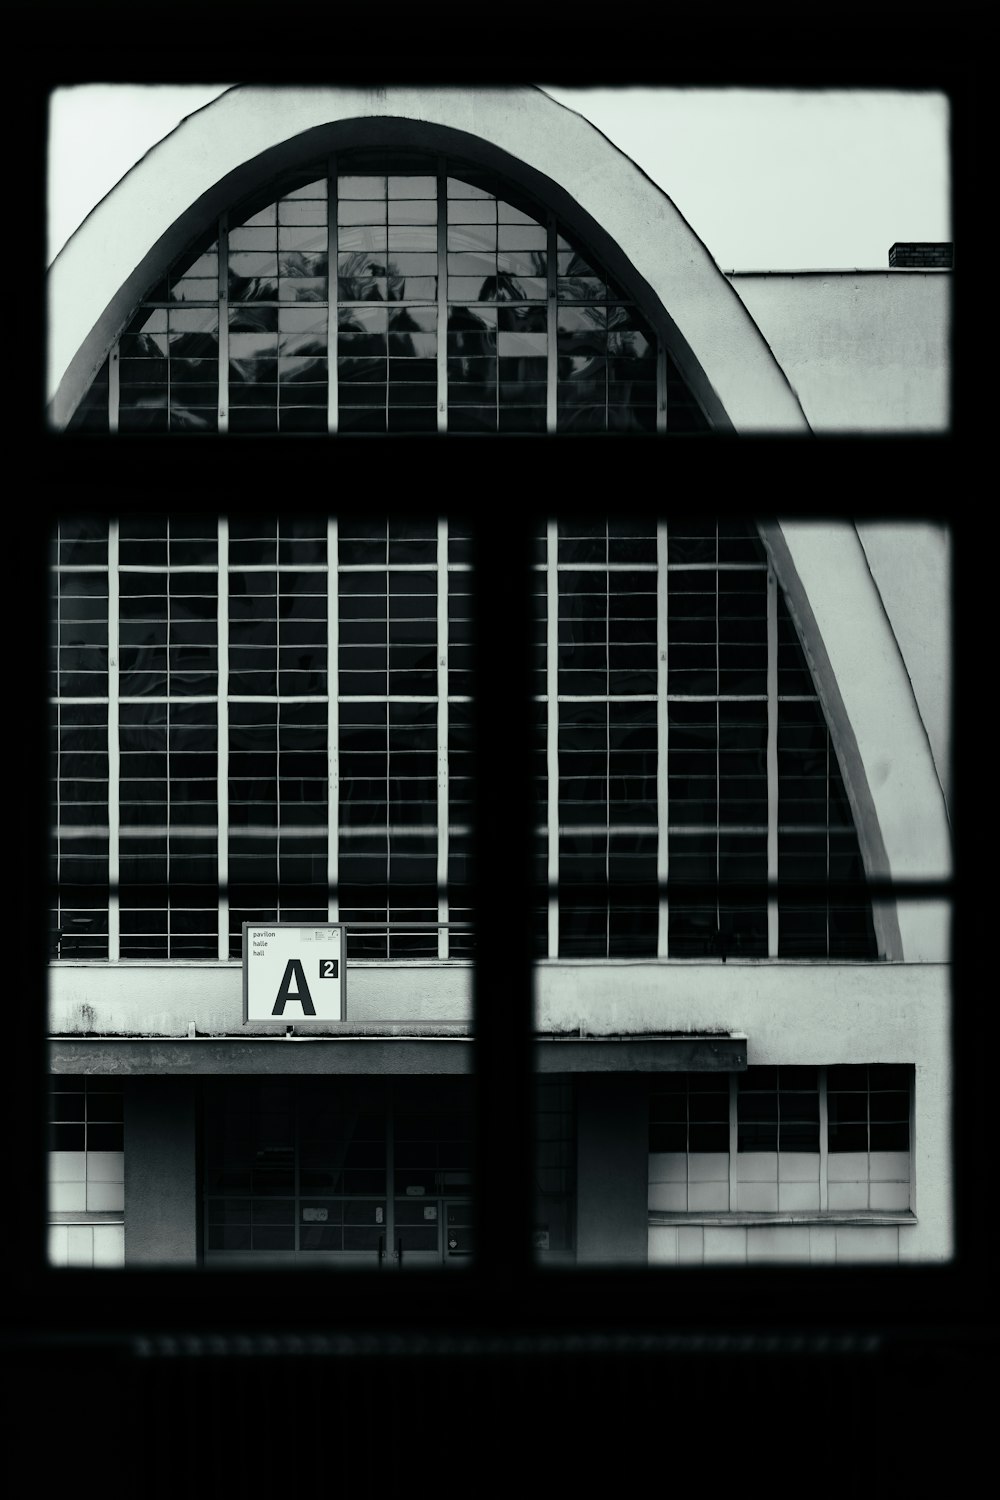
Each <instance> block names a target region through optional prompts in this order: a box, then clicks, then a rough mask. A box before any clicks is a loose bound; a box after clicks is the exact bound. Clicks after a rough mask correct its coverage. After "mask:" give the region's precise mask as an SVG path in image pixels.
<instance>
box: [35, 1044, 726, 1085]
mask: <svg viewBox="0 0 1000 1500" xmlns="http://www.w3.org/2000/svg"><path fill="white" fill-rule="evenodd" d="M474 1052H475V1044H474V1042H473V1039H472V1038H471V1037H470V1036H409V1037H400V1036H393V1037H385V1036H351V1037H345V1036H334V1037H331V1036H294V1035H293V1036H288V1037H155V1038H148V1037H99V1036H98V1037H67V1038H58V1037H56V1038H51V1039H50V1041H49V1067H50V1070H51V1071H52V1072H53V1073H86V1074H92V1075H95V1076H108V1075H110V1076H119V1077H120V1076H125V1075H133V1074H137V1075H142V1074H156V1075H157V1076H163V1075H164V1074H173V1075H183V1076H188V1077H193V1076H211V1075H216V1074H242V1073H246V1074H253V1073H286V1074H287V1073H303V1074H324V1073H331V1074H338V1073H351V1074H366V1073H370V1074H377V1075H391V1074H395V1073H427V1074H434V1073H472V1072H473V1071H474V1070H475V1063H474ZM535 1062H536V1067H537V1070H538V1072H540V1073H669V1072H702V1073H712V1072H730V1073H731V1072H742V1071H743V1069H745V1068H746V1065H747V1039H746V1037H745V1036H742V1035H739V1034H732V1035H718V1036H716V1035H713V1036H705V1035H692V1034H678V1035H658V1036H631V1037H579V1036H559V1037H551V1036H549V1037H541V1038H538V1039H536V1042H535Z"/></svg>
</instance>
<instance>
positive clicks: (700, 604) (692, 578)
mask: <svg viewBox="0 0 1000 1500" xmlns="http://www.w3.org/2000/svg"><path fill="white" fill-rule="evenodd" d="M666 646H667V700H668V703H667V721H668V722H667V777H668V781H667V802H668V823H669V834H668V840H669V847H668V860H669V872H670V879H671V883H672V884H673V885H674V886H675V887H676V889H677V896H676V897H671V900H670V908H669V952H670V954H671V956H672V957H691V958H694V957H708V956H712V955H720V954H722V955H725V954H730V955H731V954H741V955H747V956H764V955H766V953H767V906H766V898H765V887H766V881H767V826H768V785H767V760H766V750H767V732H768V705H767V562H766V558H765V556H764V550H763V547H762V546H761V543H760V540H759V538H758V537H757V535H756V532H755V530H754V528H753V527H752V526H749V525H746V524H741V523H724V522H719V523H716V522H714V521H682V520H676V521H675V520H673V519H671V520H670V521H669V522H668V525H667V620H666ZM733 884H742V885H749V886H759V888H760V896H759V898H758V899H757V900H752V899H751V900H744V901H734V900H732V899H729V898H727V896H726V894H725V888H726V886H727V885H733ZM701 885H704V886H705V887H706V897H707V899H699V896H698V887H699V886H701Z"/></svg>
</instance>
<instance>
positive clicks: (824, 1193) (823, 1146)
mask: <svg viewBox="0 0 1000 1500" xmlns="http://www.w3.org/2000/svg"><path fill="white" fill-rule="evenodd" d="M829 1119H830V1112H829V1109H828V1108H827V1099H826V1069H825V1068H820V1069H819V1208H820V1213H825V1211H826V1210H827V1209H828V1208H829V1207H830V1191H829V1188H828V1186H827V1180H826V1177H827V1162H828V1159H829V1154H830V1140H829V1133H828V1132H829Z"/></svg>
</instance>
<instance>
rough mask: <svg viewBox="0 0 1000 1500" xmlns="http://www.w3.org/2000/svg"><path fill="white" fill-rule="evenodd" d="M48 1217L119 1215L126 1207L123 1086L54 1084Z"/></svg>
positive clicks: (63, 1078)
mask: <svg viewBox="0 0 1000 1500" xmlns="http://www.w3.org/2000/svg"><path fill="white" fill-rule="evenodd" d="M48 1102H49V1160H48V1168H49V1205H48V1206H49V1212H50V1213H51V1214H55V1215H65V1216H70V1215H74V1214H105V1213H114V1212H117V1211H119V1210H121V1209H122V1207H123V1206H124V1201H125V1200H124V1196H123V1195H124V1170H123V1168H124V1149H125V1126H124V1111H123V1095H122V1089H121V1084H120V1083H117V1082H116V1081H115V1080H114V1079H108V1078H87V1077H85V1076H84V1075H83V1074H77V1073H59V1074H54V1075H53V1076H52V1077H51V1078H50V1080H49V1101H48Z"/></svg>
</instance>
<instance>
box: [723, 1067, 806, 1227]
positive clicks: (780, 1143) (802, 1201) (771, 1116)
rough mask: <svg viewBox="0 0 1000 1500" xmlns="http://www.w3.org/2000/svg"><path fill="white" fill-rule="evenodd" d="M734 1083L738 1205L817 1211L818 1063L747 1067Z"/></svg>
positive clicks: (766, 1210)
mask: <svg viewBox="0 0 1000 1500" xmlns="http://www.w3.org/2000/svg"><path fill="white" fill-rule="evenodd" d="M736 1088H737V1093H736V1123H737V1151H738V1155H737V1159H736V1203H735V1205H734V1206H735V1207H736V1208H740V1209H746V1210H757V1211H760V1212H764V1213H778V1212H779V1211H780V1212H788V1211H790V1210H796V1209H798V1210H801V1211H809V1210H812V1211H814V1212H815V1211H818V1210H819V1208H820V1207H821V1204H822V1198H821V1190H820V1079H819V1069H818V1068H809V1067H785V1066H782V1067H777V1068H767V1067H756V1068H748V1069H747V1071H746V1072H745V1073H741V1074H739V1076H738V1077H737V1080H736Z"/></svg>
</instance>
